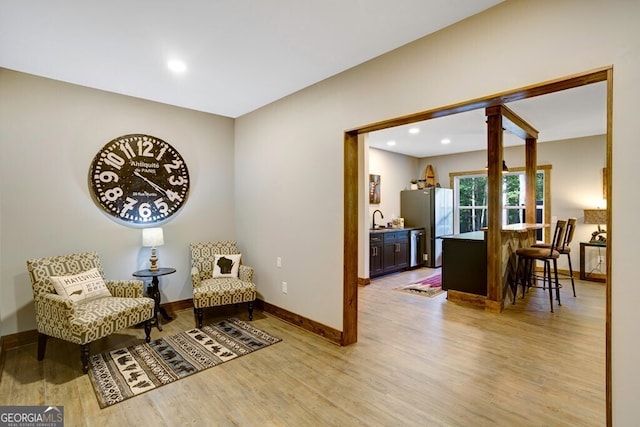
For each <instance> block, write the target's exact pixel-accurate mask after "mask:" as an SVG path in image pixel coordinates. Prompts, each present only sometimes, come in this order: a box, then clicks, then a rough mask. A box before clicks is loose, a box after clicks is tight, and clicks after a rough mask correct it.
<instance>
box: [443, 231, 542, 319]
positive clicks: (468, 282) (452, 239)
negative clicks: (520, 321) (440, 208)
mask: <svg viewBox="0 0 640 427" xmlns="http://www.w3.org/2000/svg"><path fill="white" fill-rule="evenodd" d="M545 227H548V225H546V224H526V223H521V224H511V225H507V226H504V227H503V228H502V230H501V231H502V232H501V237H502V246H501V251H502V254H501V256H502V274H501V277H502V283H500V284H499V292H498V295H500V300H499V301H491V300H489V299H488V297H487V295H488V292H487V288H488V287H489V286H491V285H492V284H490V283H488V282H487V269H486V263H485V264H484V265H483V264H479V263H478V258H479V257H480V258H482V257H485V260H486V256H487V252H486V250H487V239H486V231H487V229H486V228H485V229H483V230H482V232H471V233H461V234H454V235H451V236H445V237H443V245H442V251H443V253H442V289H443V290H446V291H447V299H448V300H449V301H457V302H465V303H470V304H472V305H474V306H477V307H483V308H484V309H485V310H487V311H492V312H501V311H502V310H503V309H504V300H505V298H511V287H510V284H511V281H512V280H513V279H514V278H515V274H516V268H517V256H516V250H518V249H519V248H521V247H525V246H531V245H532V244H534V243H535V242H536V232H537V230H539V229H542V228H545Z"/></svg>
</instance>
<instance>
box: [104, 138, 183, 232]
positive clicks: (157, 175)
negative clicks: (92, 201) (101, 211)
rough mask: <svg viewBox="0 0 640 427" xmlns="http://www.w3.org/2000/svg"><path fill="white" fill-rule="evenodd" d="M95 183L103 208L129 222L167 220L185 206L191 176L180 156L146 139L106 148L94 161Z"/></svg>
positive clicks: (119, 141) (123, 141)
mask: <svg viewBox="0 0 640 427" xmlns="http://www.w3.org/2000/svg"><path fill="white" fill-rule="evenodd" d="M92 172H93V175H92V181H93V187H94V189H95V193H96V196H97V198H98V200H99V203H100V205H102V207H103V208H105V209H106V210H107V212H109V213H111V214H112V215H117V216H119V217H120V218H122V219H124V220H126V221H132V222H154V221H158V220H162V219H165V218H166V217H168V216H170V215H171V214H173V213H175V211H176V210H177V209H178V208H179V207H180V206H181V205H182V204H183V203H184V200H185V198H186V196H187V193H188V190H189V175H188V171H187V168H186V165H185V164H184V161H183V160H182V158H181V157H180V155H179V154H178V153H177V152H176V151H175V150H174V149H173V148H172V147H171V146H170V145H169V144H167V143H165V142H164V141H162V140H159V139H155V138H153V137H149V136H147V135H129V136H126V137H122V138H118V139H116V140H114V141H112V142H111V143H109V144H107V146H105V147H104V149H103V150H102V151H101V152H100V154H99V156H97V157H96V159H94V164H93V166H92Z"/></svg>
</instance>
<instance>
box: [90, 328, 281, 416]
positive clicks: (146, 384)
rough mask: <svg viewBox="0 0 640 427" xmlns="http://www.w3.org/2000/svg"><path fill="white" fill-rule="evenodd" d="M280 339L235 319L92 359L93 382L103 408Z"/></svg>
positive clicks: (91, 373) (106, 353)
mask: <svg viewBox="0 0 640 427" xmlns="http://www.w3.org/2000/svg"><path fill="white" fill-rule="evenodd" d="M279 341H281V339H280V338H276V337H274V336H271V335H269V334H268V333H266V332H264V331H262V330H260V329H258V328H255V327H253V326H251V324H249V323H247V322H243V321H242V320H238V319H236V318H231V319H227V320H223V321H221V322H217V323H214V324H211V325H207V326H204V327H203V328H202V329H197V328H194V329H191V330H188V331H185V332H180V333H179V334H176V335H173V336H169V337H164V338H160V339H157V340H155V341H151V342H150V343H143V344H138V345H134V346H130V347H127V348H122V349H119V350H114V351H109V352H105V353H102V354H96V355H93V356H91V357H90V364H89V379H90V380H91V384H92V385H93V389H94V390H95V392H96V397H97V398H98V404H99V405H100V407H101V408H105V407H107V406H110V405H113V404H115V403H118V402H122V401H123V400H126V399H129V398H130V397H133V396H137V395H139V394H142V393H145V392H147V391H149V390H153V389H154V388H157V387H161V386H163V385H166V384H169V383H172V382H174V381H177V380H179V379H181V378H185V377H187V376H189V375H192V374H195V373H196V372H199V371H202V370H204V369H207V368H211V367H213V366H216V365H220V364H221V363H224V362H227V361H229V360H232V359H235V358H237V357H240V356H244V355H246V354H249V353H252V352H254V351H256V350H260V349H262V348H265V347H267V346H270V345H272V344H275V343H277V342H279Z"/></svg>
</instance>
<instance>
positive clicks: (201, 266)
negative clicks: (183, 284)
mask: <svg viewBox="0 0 640 427" xmlns="http://www.w3.org/2000/svg"><path fill="white" fill-rule="evenodd" d="M190 246H191V283H192V285H193V311H194V314H195V320H196V327H198V328H201V327H202V317H203V309H205V308H207V307H216V306H221V305H227V304H238V303H244V302H246V303H248V308H249V320H253V302H254V301H255V299H256V295H257V294H256V285H255V284H253V283H252V282H251V280H252V279H253V268H251V267H248V266H246V265H242V264H240V255H239V254H240V252H239V251H238V246H237V244H236V242H233V241H219V242H201V243H192V244H191V245H190ZM234 255H235V256H234ZM234 267H235V268H237V273H236V271H231V270H232V269H233V268H234ZM216 276H218V277H216ZM219 276H222V277H219Z"/></svg>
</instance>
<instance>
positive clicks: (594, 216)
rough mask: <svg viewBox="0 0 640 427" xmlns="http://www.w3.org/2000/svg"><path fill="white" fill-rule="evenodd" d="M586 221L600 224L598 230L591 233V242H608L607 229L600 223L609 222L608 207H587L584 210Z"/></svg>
mask: <svg viewBox="0 0 640 427" xmlns="http://www.w3.org/2000/svg"><path fill="white" fill-rule="evenodd" d="M584 223H585V224H598V228H597V230H596V231H594V232H593V233H591V242H592V243H594V242H596V243H598V242H600V243H606V241H607V238H606V234H607V231H606V230H605V229H603V228H600V224H606V223H607V210H606V209H585V210H584Z"/></svg>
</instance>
